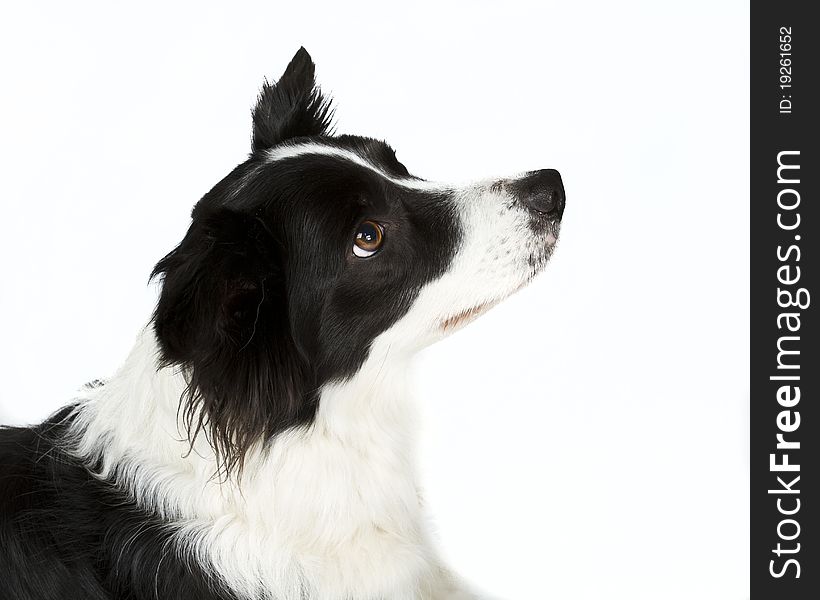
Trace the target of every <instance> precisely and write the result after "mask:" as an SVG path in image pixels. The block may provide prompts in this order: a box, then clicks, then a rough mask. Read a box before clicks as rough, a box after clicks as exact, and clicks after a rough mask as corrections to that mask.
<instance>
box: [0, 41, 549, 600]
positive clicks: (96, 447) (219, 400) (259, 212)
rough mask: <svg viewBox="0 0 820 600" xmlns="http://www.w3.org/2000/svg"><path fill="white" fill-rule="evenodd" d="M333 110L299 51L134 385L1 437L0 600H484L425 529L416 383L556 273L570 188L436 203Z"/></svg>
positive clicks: (484, 185)
mask: <svg viewBox="0 0 820 600" xmlns="http://www.w3.org/2000/svg"><path fill="white" fill-rule="evenodd" d="M331 112H332V111H331V109H330V102H329V100H328V99H327V98H326V97H324V96H323V95H322V93H321V92H320V90H319V89H318V88H317V87H316V84H315V80H314V64H313V62H312V60H311V58H310V56H309V55H308V53H307V52H306V51H305V50H304V48H302V49H300V50H299V51H298V52H297V54H296V56H295V57H294V58H293V60H292V61H291V62H290V64H289V65H288V67H287V69H286V70H285V73H284V74H283V75H282V77H281V78H280V79H279V81H278V82H276V83H275V84H271V83H267V82H266V83H265V84H264V86H263V88H262V91H261V93H260V95H259V100H258V103H257V105H256V108H255V109H254V111H253V119H252V120H253V135H252V151H251V153H250V156H249V158H248V159H247V160H246V161H245V162H243V163H242V164H240V165H239V166H238V167H236V168H235V169H234V170H233V171H232V172H231V173H229V174H228V175H227V176H226V177H225V178H224V179H222V180H221V181H220V182H219V183H217V184H216V185H215V186H214V188H213V189H212V190H211V191H209V192H208V193H207V194H205V196H204V197H203V198H202V199H201V200H200V201H199V202H198V203H197V204H196V206H195V207H194V209H193V212H192V220H191V225H190V227H189V229H188V231H187V233H186V234H185V237H184V238H183V239H182V241H181V242H180V243H179V245H178V246H177V247H176V248H175V249H174V250H172V251H171V252H170V253H169V254H168V255H167V256H165V257H164V258H163V259H162V260H160V261H159V263H158V264H157V265H156V268H155V269H154V272H153V275H152V276H153V277H157V278H159V279H160V280H161V282H162V286H161V291H160V294H159V299H158V302H157V306H156V310H155V311H154V314H153V317H152V318H151V320H150V323H149V325H148V326H146V327H145V329H144V330H143V331H142V332H141V333H140V334H139V335H138V337H137V341H136V345H135V347H134V349H133V351H132V352H131V353H130V355H129V356H128V358H127V359H126V361H125V364H124V365H123V366H122V368H120V370H119V371H117V372H116V373H115V374H114V375H113V376H112V377H111V378H110V379H108V380H106V381H104V382H99V381H97V382H94V383H92V384H89V385H88V386H86V388H84V389H83V391H82V392H81V393H80V396H79V397H78V398H77V400H76V402H75V403H74V404H72V405H70V406H67V407H66V408H64V409H63V410H61V411H59V412H58V413H56V414H55V415H53V416H52V417H51V418H49V419H48V420H46V421H45V422H44V423H42V424H40V425H37V426H34V427H29V428H4V429H2V430H1V431H0V469H2V471H0V597H1V598H3V599H4V600H35V599H36V600H46V599H55V600H57V599H59V600H66V599H71V600H75V599H76V600H103V599H106V600H110V599H122V600H126V599H127V600H143V599H146V600H147V599H153V600H161V599H162V600H164V599H196V600H211V599H217V598H218V599H231V600H251V599H253V600H257V599H265V600H308V599H309V600H420V599H424V600H433V599H436V600H439V599H445V598H449V599H455V598H472V597H474V596H473V595H472V593H471V592H469V591H467V588H465V587H464V586H463V584H461V583H460V581H459V580H458V579H457V577H455V576H454V575H453V574H452V573H451V572H450V571H448V570H447V569H446V568H445V567H444V566H443V565H442V562H441V560H440V558H439V556H438V555H437V553H436V551H435V549H434V546H433V544H432V543H431V535H430V532H429V531H428V529H427V527H426V526H425V516H424V510H423V506H422V502H421V500H420V495H419V488H418V486H417V478H416V475H415V472H414V433H415V429H416V419H415V416H414V410H413V405H412V403H411V402H410V401H409V400H408V398H407V397H406V393H405V387H406V386H405V375H406V369H407V364H408V361H409V360H410V358H411V357H412V355H413V354H414V353H415V352H416V351H417V350H419V349H420V348H422V347H424V346H426V345H428V344H430V343H431V342H433V341H435V340H437V339H439V338H441V337H443V336H445V335H447V334H448V333H449V332H451V331H452V330H454V329H456V328H458V327H460V326H462V325H463V324H465V323H466V322H468V321H470V320H472V319H474V318H475V317H476V316H478V315H479V314H481V313H483V312H484V311H486V310H487V309H488V308H489V307H491V306H493V305H494V304H495V303H497V302H498V301H500V300H502V299H504V298H505V297H507V296H509V295H510V294H512V293H513V292H515V291H516V290H518V289H519V288H521V287H522V286H523V285H525V284H526V283H527V282H529V281H530V280H531V279H532V278H533V276H534V275H535V274H536V273H537V272H538V271H539V270H541V268H542V267H543V266H544V264H545V263H546V262H547V260H548V258H549V257H550V255H551V253H552V251H553V248H554V246H555V244H556V240H557V236H558V229H559V225H560V221H561V216H562V213H563V210H564V190H563V184H562V182H561V178H560V176H559V174H558V172H557V171H554V170H541V171H534V172H529V173H525V174H522V175H518V176H515V177H509V178H502V179H491V180H487V181H482V182H479V183H475V184H471V185H467V186H452V185H447V184H439V183H431V182H428V181H425V180H423V179H420V178H419V177H416V176H414V175H411V174H410V173H409V172H408V170H407V169H406V168H405V167H404V165H403V164H401V163H400V162H399V161H398V159H397V158H396V155H395V153H394V151H393V150H392V149H391V148H390V146H388V145H387V144H386V143H384V142H381V141H378V140H375V139H371V138H367V137H359V136H353V135H335V134H333V133H332V131H331V126H330V119H331V116H332V115H331Z"/></svg>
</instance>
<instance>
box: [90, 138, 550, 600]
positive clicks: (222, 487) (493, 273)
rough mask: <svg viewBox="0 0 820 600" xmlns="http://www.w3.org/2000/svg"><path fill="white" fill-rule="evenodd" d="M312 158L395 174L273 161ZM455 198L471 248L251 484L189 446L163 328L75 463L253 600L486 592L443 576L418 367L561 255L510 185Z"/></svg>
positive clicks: (261, 453)
mask: <svg viewBox="0 0 820 600" xmlns="http://www.w3.org/2000/svg"><path fill="white" fill-rule="evenodd" d="M326 151H327V152H326ZM306 152H311V153H317V152H318V153H329V154H332V155H334V156H340V157H343V158H345V159H346V160H351V161H352V162H355V163H356V164H360V165H362V166H365V167H367V168H370V169H373V170H374V171H376V172H378V173H379V174H381V175H382V176H385V177H387V175H385V174H384V173H382V172H381V171H380V170H379V169H378V168H377V167H375V166H373V165H371V164H370V163H368V162H367V161H366V160H365V159H363V158H361V157H358V156H356V155H352V153H348V152H346V151H341V150H338V149H329V148H327V147H324V146H321V145H315V144H313V145H310V146H309V147H308V146H297V147H287V148H285V149H283V150H278V151H276V150H275V151H271V153H270V158H271V160H283V159H285V158H290V157H293V156H295V155H296V154H294V153H297V154H298V153H306ZM351 155H352V156H351ZM391 180H392V179H391ZM400 181H401V182H402V185H405V184H406V185H411V186H413V187H416V186H417V185H418V186H422V185H429V186H431V187H432V186H433V185H434V184H426V183H423V182H418V183H417V182H416V181H415V180H403V179H402V180H400ZM456 202H457V204H458V210H459V213H460V215H461V220H462V225H463V230H464V240H463V244H462V246H461V248H460V250H459V252H458V253H457V255H456V256H455V258H454V260H453V262H452V264H451V265H450V268H449V269H448V270H447V272H446V273H445V274H444V275H443V276H442V277H441V278H439V279H438V280H436V281H434V282H432V283H430V284H428V285H427V286H426V287H425V288H424V289H422V290H421V292H420V294H419V296H418V298H417V299H416V300H415V302H414V304H413V306H412V307H411V309H410V310H409V312H408V313H407V314H406V315H405V316H404V317H403V318H402V319H400V320H399V321H398V322H397V323H396V324H394V326H393V327H391V328H390V329H389V330H387V331H385V332H384V333H382V334H381V335H380V336H379V337H378V338H377V339H376V340H374V342H373V344H372V347H371V350H370V353H369V355H368V358H367V360H366V361H365V363H364V365H363V366H362V368H361V369H360V371H359V372H358V373H357V374H356V375H355V376H353V377H351V378H350V379H347V380H345V381H337V382H333V383H330V384H328V385H326V386H325V387H324V388H323V389H322V390H321V395H320V403H319V408H318V412H317V415H316V420H315V422H314V423H313V425H312V426H311V427H309V428H307V429H301V430H293V431H289V432H286V433H284V434H281V435H280V436H279V437H277V438H276V440H275V442H274V443H273V444H272V445H271V446H270V447H269V448H267V449H265V448H262V447H257V448H254V449H253V450H252V451H251V452H250V453H249V455H248V458H247V460H246V464H245V470H244V472H243V475H242V478H241V481H236V480H235V479H233V478H230V479H228V480H227V481H225V480H222V479H220V478H219V477H214V472H215V470H216V460H215V457H214V453H213V450H212V449H211V447H210V446H209V445H208V443H207V441H206V439H205V436H199V437H198V438H197V440H196V443H195V445H194V449H193V451H192V452H188V451H187V450H188V442H187V440H185V439H184V437H185V436H184V434H183V432H184V428H183V427H182V424H181V423H180V421H179V417H178V413H177V407H178V403H179V399H180V396H181V394H182V392H183V390H184V388H185V386H186V381H185V378H184V376H183V374H181V373H180V372H178V371H177V370H176V369H173V368H162V369H159V370H157V343H156V340H155V337H154V334H153V330H152V329H151V328H150V327H146V328H145V329H144V330H143V331H142V333H141V334H140V335H139V337H138V340H137V343H136V346H135V348H134V350H133V351H132V353H131V355H130V356H129V357H128V359H127V361H126V362H125V365H124V366H123V367H122V368H121V369H120V370H119V372H118V373H117V374H116V375H115V376H114V377H113V378H112V379H111V380H110V381H108V382H107V383H106V384H105V385H104V386H102V387H99V388H96V389H92V390H88V391H87V392H86V396H85V397H84V398H83V399H82V403H81V405H80V407H79V409H78V411H77V419H76V421H75V426H74V436H75V438H74V443H75V452H76V453H78V454H79V455H81V456H82V457H84V459H85V460H87V461H89V463H90V462H94V461H95V460H97V459H99V460H101V463H100V464H101V465H102V467H101V470H100V472H99V476H100V477H104V478H107V479H110V480H113V481H116V482H117V483H118V484H120V485H121V486H122V487H123V488H124V489H126V490H127V491H129V492H130V493H131V494H132V495H133V497H134V498H135V499H136V500H137V501H138V502H139V503H140V504H142V505H143V506H145V507H146V508H149V509H151V510H155V511H158V512H159V513H160V514H161V515H163V516H164V517H165V518H166V519H167V520H168V521H169V522H171V523H173V525H170V526H171V527H173V528H174V529H175V531H176V534H175V539H176V540H177V542H178V544H179V549H180V551H182V552H188V553H191V554H193V556H194V558H195V559H196V560H198V561H199V562H200V563H201V564H203V565H206V566H209V568H210V570H211V572H212V573H213V574H214V576H215V577H218V578H219V579H221V580H222V581H224V582H225V583H226V584H227V585H228V586H230V588H231V589H233V590H235V591H236V593H238V594H239V595H240V596H241V597H243V598H248V599H252V598H270V599H274V598H275V599H276V600H303V598H305V597H308V598H311V600H351V599H352V600H359V599H373V600H376V599H379V600H443V599H453V600H454V599H456V598H471V597H473V596H472V595H471V594H469V593H468V592H466V591H464V590H463V588H462V587H461V586H460V585H459V584H458V583H457V582H456V581H455V579H454V578H453V577H452V576H451V575H450V574H449V573H448V572H447V571H446V570H445V569H444V568H443V567H442V566H441V562H440V560H439V558H438V556H437V554H436V552H435V550H434V547H433V544H432V543H431V539H430V533H429V531H428V528H427V527H426V524H425V522H426V521H425V519H426V518H425V516H424V512H423V509H422V506H421V503H420V501H419V490H418V488H417V484H416V477H415V471H414V449H415V439H414V438H415V431H416V415H415V410H414V407H413V404H412V403H411V402H410V401H409V399H408V398H407V397H406V394H405V389H406V386H405V381H404V377H405V373H406V367H407V361H408V360H410V357H411V356H412V355H413V354H414V353H415V351H417V350H418V349H419V348H421V347H422V346H424V345H426V344H429V343H431V342H433V341H435V340H436V339H438V338H440V337H442V336H443V335H445V330H444V327H443V324H444V323H445V322H446V321H447V320H448V319H450V318H452V317H454V316H456V315H458V314H460V313H463V312H465V311H469V310H471V309H473V308H475V307H476V306H479V305H482V306H485V305H491V304H492V303H494V302H496V301H498V300H500V299H502V298H504V297H506V296H508V295H509V294H511V293H513V292H514V291H515V290H517V289H518V288H520V287H521V286H522V285H524V284H525V283H526V282H527V281H528V280H529V279H530V278H531V277H532V275H533V274H534V271H535V269H536V268H537V266H536V267H533V266H531V264H530V263H531V262H532V260H533V257H537V258H538V260H536V261H535V264H536V265H538V264H540V262H539V261H541V260H542V259H544V258H545V257H546V253H547V252H548V250H545V248H547V244H545V241H544V240H543V239H536V238H535V236H534V235H533V234H532V233H531V231H530V229H529V228H528V227H527V216H526V213H525V212H524V211H523V209H521V208H519V207H518V206H517V205H515V204H514V202H513V200H512V199H511V198H510V197H509V196H508V195H507V194H506V193H505V192H504V190H503V184H499V183H497V182H496V183H495V185H493V182H488V183H485V184H478V185H474V186H469V187H467V188H464V189H462V190H460V191H459V192H458V194H457V196H456ZM545 235H546V234H545ZM545 239H546V238H545Z"/></svg>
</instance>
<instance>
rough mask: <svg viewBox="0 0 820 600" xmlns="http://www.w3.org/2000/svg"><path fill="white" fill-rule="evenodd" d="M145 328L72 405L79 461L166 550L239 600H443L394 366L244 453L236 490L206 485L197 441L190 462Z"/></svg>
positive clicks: (208, 460) (342, 389) (400, 371)
mask: <svg viewBox="0 0 820 600" xmlns="http://www.w3.org/2000/svg"><path fill="white" fill-rule="evenodd" d="M156 353H157V347H156V342H155V339H154V335H153V332H152V331H151V330H150V328H146V329H145V330H144V331H143V332H142V333H141V335H140V337H139V339H138V341H137V344H136V346H135V348H134V350H133V351H132V353H131V355H130V357H129V358H128V360H127V361H126V364H125V365H124V366H123V367H122V368H121V369H120V371H119V372H118V373H117V374H116V375H115V376H114V377H113V378H112V379H111V380H110V381H109V382H107V383H106V384H105V385H104V386H102V387H99V388H96V389H94V390H90V391H89V392H88V394H87V397H85V398H83V399H82V404H81V408H80V410H79V412H78V417H77V420H76V425H75V431H74V433H75V435H76V436H77V437H76V440H75V443H76V444H77V451H78V452H79V453H80V454H81V455H82V456H84V457H85V458H86V459H87V460H97V459H99V460H100V463H99V464H102V469H101V472H100V476H101V477H105V478H108V479H110V480H114V481H117V482H118V483H119V484H121V485H123V486H124V487H125V488H126V489H127V490H128V491H129V492H130V493H131V494H133V496H134V497H135V498H136V500H137V501H138V502H139V503H140V504H142V505H143V506H145V507H146V508H149V509H151V510H154V511H157V512H159V513H160V514H162V515H163V516H164V518H165V519H167V520H168V521H169V522H171V523H172V524H173V525H172V527H174V528H175V530H176V540H177V541H178V542H179V546H178V549H179V551H181V552H184V553H190V554H191V555H192V558H194V559H195V560H197V561H198V562H199V563H200V564H204V565H206V566H207V567H208V568H209V569H210V570H211V571H212V573H213V575H214V576H215V577H217V578H219V579H220V580H222V581H224V582H225V583H226V584H227V585H228V586H230V587H231V588H232V589H233V590H235V591H236V592H238V593H239V594H241V595H242V596H245V597H247V598H276V599H277V600H297V599H298V600H302V599H303V598H305V597H307V598H311V599H316V600H348V599H359V598H362V599H369V598H374V599H375V598H379V599H382V600H394V599H395V600H405V599H407V600H410V599H414V600H415V599H422V598H445V597H455V596H449V594H450V593H453V591H452V590H450V587H449V584H448V583H447V582H448V581H449V576H448V575H447V574H446V573H445V572H444V571H443V570H442V569H441V568H440V566H439V561H438V559H437V557H436V555H435V552H434V551H433V549H432V545H431V544H430V543H429V540H428V533H427V531H426V528H425V525H424V516H423V513H422V510H421V506H420V503H419V498H418V491H417V488H416V479H415V473H414V469H413V460H412V455H413V450H414V443H413V432H414V431H415V429H416V427H415V418H414V414H413V408H412V405H411V404H410V403H409V402H407V401H406V399H405V398H404V395H403V394H404V388H405V386H404V368H403V367H404V365H395V364H394V365H385V364H384V361H379V362H381V364H380V365H378V368H374V369H371V368H369V367H368V366H367V365H365V367H364V368H363V369H362V370H361V371H360V372H359V373H358V374H357V375H356V377H354V378H353V379H351V380H349V381H347V382H345V383H344V384H334V385H330V386H327V387H325V389H323V390H322V395H321V402H320V408H319V411H318V414H317V417H316V420H315V422H314V423H313V424H312V425H311V426H310V427H309V428H306V429H303V430H294V431H290V432H287V433H285V434H283V435H281V436H280V437H278V438H277V439H276V442H275V443H274V444H273V445H272V446H271V447H270V448H268V449H262V448H261V447H260V448H257V449H253V450H252V451H251V452H250V453H249V455H248V457H247V459H246V463H245V468H244V471H243V474H242V476H241V482H237V481H236V480H235V479H234V478H231V479H229V480H227V481H226V480H224V478H220V477H218V476H217V477H215V476H214V472H215V469H216V462H215V457H214V454H213V451H212V450H211V448H210V446H209V445H208V443H207V440H206V439H205V436H203V435H201V436H199V438H198V439H197V441H196V443H195V445H194V448H193V450H192V451H188V442H187V441H186V440H185V436H184V433H183V432H184V428H183V427H182V426H181V424H180V423H179V420H178V414H177V406H178V403H179V398H180V395H181V393H182V391H183V390H184V387H185V381H184V377H183V376H182V375H181V374H180V373H178V372H175V371H174V370H173V369H168V368H166V369H161V370H159V371H157V369H156Z"/></svg>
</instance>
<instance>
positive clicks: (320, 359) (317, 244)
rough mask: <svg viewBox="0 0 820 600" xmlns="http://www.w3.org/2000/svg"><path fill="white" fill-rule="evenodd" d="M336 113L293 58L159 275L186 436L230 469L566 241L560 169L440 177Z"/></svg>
mask: <svg viewBox="0 0 820 600" xmlns="http://www.w3.org/2000/svg"><path fill="white" fill-rule="evenodd" d="M330 116H331V109H330V102H329V100H327V99H326V98H325V97H324V96H323V95H322V93H321V92H320V90H319V89H318V88H317V87H316V84H315V81H314V65H313V62H312V61H311V59H310V56H309V55H308V54H307V52H306V51H305V50H304V49H300V50H299V52H298V53H297V54H296V56H295V57H294V58H293V60H292V61H291V62H290V64H289V65H288V67H287V69H286V70H285V73H284V74H283V75H282V77H281V78H280V79H279V81H278V82H276V83H275V84H267V83H266V84H265V85H264V87H263V88H262V91H261V93H260V96H259V100H258V103H257V106H256V108H255V110H254V111H253V141H252V152H251V154H250V157H249V158H248V159H247V160H246V161H245V162H243V163H242V164H240V165H239V166H238V167H236V168H235V169H234V170H233V171H232V172H231V173H230V174H229V175H228V176H227V177H225V178H224V179H223V180H222V181H220V182H219V183H218V184H217V185H216V186H215V187H214V188H213V189H212V190H211V191H210V192H208V193H207V194H206V195H205V196H204V197H203V198H202V199H201V200H200V201H199V203H197V205H196V206H195V207H194V209H193V213H192V223H191V226H190V228H189V230H188V232H187V234H186V235H185V237H184V239H183V240H182V242H181V243H180V244H179V246H177V248H176V249H174V250H173V251H172V252H171V253H169V254H168V255H167V256H165V257H164V258H163V259H162V260H161V261H160V262H159V263H158V264H157V266H156V268H155V270H154V275H160V276H162V278H163V285H162V291H161V294H160V298H159V302H158V304H157V308H156V311H155V314H154V328H155V332H156V335H157V338H158V341H159V345H160V349H161V353H162V361H163V363H164V364H165V365H179V366H182V367H183V369H184V371H185V373H186V376H187V377H188V380H189V382H190V384H189V390H188V396H187V398H186V399H185V401H184V403H183V407H184V409H185V414H186V416H187V417H188V419H189V421H188V423H189V426H191V427H193V429H194V430H195V431H193V432H192V435H194V436H195V435H196V433H198V432H199V430H200V429H202V428H205V429H206V432H207V433H208V434H209V439H210V440H211V442H212V444H214V445H215V446H216V447H217V449H218V450H219V451H220V453H221V455H222V456H223V458H224V459H225V460H226V461H227V463H228V464H229V465H232V464H235V463H236V462H240V463H241V459H242V452H243V450H244V449H246V448H247V447H248V445H249V444H252V443H254V442H255V441H257V440H259V439H260V438H263V439H269V438H270V437H272V436H274V435H275V434H276V433H278V432H281V431H283V430H285V429H287V428H290V427H294V426H298V425H302V424H306V423H309V422H310V421H311V419H312V418H313V416H314V413H315V411H316V407H317V403H318V399H319V391H320V390H321V389H322V387H323V386H324V385H326V384H329V383H334V382H339V381H344V380H346V379H348V378H350V377H352V376H354V375H355V374H356V373H357V372H358V371H359V370H360V369H362V367H363V365H364V364H365V363H366V362H367V360H368V357H369V356H370V355H371V354H372V353H373V352H375V348H377V347H378V346H379V345H387V346H389V347H390V351H391V352H392V353H393V354H394V355H399V356H405V355H409V354H411V353H412V352H414V351H415V350H417V349H418V348H420V347H422V346H424V345H426V344H429V343H430V342H432V341H434V340H436V339H438V338H440V337H441V336H443V335H445V334H446V333H448V332H449V331H451V330H453V329H455V328H456V327H458V326H460V325H462V324H464V323H465V322H467V321H469V320H470V319H472V318H474V317H475V316H477V315H478V314H480V313H482V312H483V311H485V310H486V309H488V308H489V307H491V306H492V305H493V304H495V303H497V302H498V301H500V300H502V299H504V298H505V297H507V296H509V295H510V294H512V293H513V292H515V291H516V290H518V289H519V288H521V287H522V286H523V285H525V284H526V283H527V282H528V281H529V280H530V279H531V278H532V277H533V276H534V275H535V274H536V273H537V272H538V271H539V270H540V269H541V268H542V267H543V265H544V264H545V263H546V261H547V260H548V258H549V256H550V254H551V253H552V250H553V247H554V245H555V243H556V240H557V237H558V230H559V225H560V222H561V216H562V213H563V210H564V189H563V184H562V182H561V178H560V176H559V174H558V172H557V171H554V170H542V171H535V172H530V173H526V174H524V175H519V176H516V177H510V178H503V179H492V180H487V181H483V182H479V183H476V184H473V185H469V186H461V187H459V186H450V185H447V184H438V183H431V182H428V181H425V180H423V179H421V178H419V177H416V176H414V175H411V174H410V173H409V172H408V170H407V168H405V166H404V165H403V164H402V163H401V162H399V160H398V159H397V158H396V154H395V152H394V151H393V149H392V148H391V147H390V146H388V145H387V144H386V143H384V142H382V141H378V140H375V139H370V138H366V137H359V136H350V135H333V134H332V133H331V131H330Z"/></svg>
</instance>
